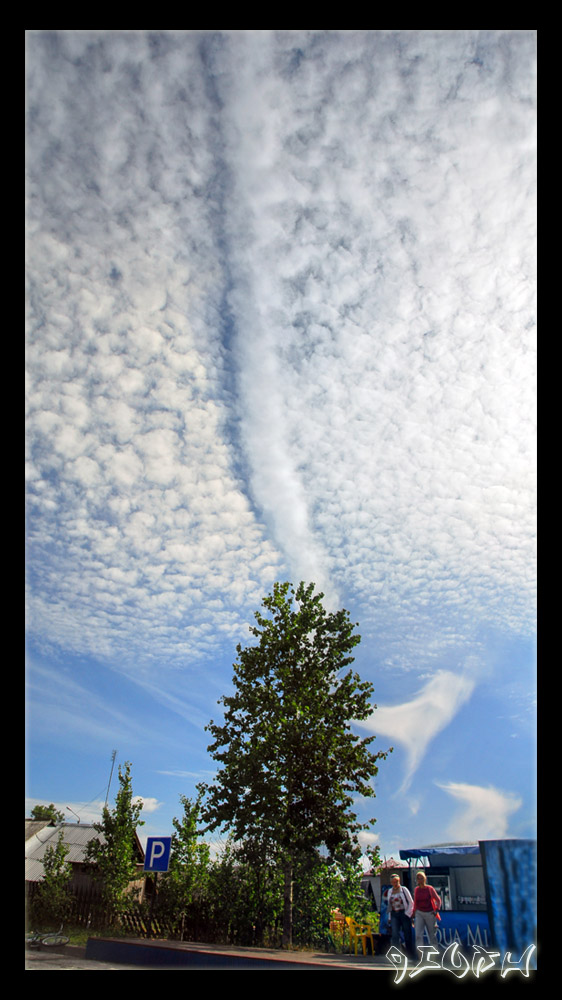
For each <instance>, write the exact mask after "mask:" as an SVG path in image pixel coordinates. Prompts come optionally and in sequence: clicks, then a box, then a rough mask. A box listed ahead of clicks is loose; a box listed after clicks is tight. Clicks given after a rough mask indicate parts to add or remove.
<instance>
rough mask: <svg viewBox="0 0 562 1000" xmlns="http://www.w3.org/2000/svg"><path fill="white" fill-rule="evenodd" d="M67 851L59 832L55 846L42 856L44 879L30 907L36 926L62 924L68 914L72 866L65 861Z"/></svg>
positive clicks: (68, 849)
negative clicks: (49, 923) (50, 923)
mask: <svg viewBox="0 0 562 1000" xmlns="http://www.w3.org/2000/svg"><path fill="white" fill-rule="evenodd" d="M69 851H70V848H69V847H68V845H67V844H65V843H64V838H63V833H62V830H60V831H59V836H58V839H57V842H56V844H55V845H54V847H53V846H49V847H47V849H46V851H45V854H44V856H43V862H42V863H43V872H44V877H43V880H42V881H41V883H40V885H39V891H38V893H37V896H36V898H35V899H34V900H33V905H32V919H33V921H34V922H35V923H36V924H37V925H38V926H39V925H42V924H45V923H48V922H52V923H63V922H64V920H65V919H66V917H67V916H68V913H69V912H70V908H71V895H70V883H71V881H72V865H71V864H70V862H68V861H67V860H66V858H67V855H68V853H69Z"/></svg>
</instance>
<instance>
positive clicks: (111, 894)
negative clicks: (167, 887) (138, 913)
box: [86, 761, 144, 913]
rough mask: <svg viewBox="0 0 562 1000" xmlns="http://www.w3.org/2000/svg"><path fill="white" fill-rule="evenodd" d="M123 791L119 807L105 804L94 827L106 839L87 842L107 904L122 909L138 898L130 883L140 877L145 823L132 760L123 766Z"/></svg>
mask: <svg viewBox="0 0 562 1000" xmlns="http://www.w3.org/2000/svg"><path fill="white" fill-rule="evenodd" d="M119 785H120V788H119V791H118V792H117V795H116V798H115V808H114V809H108V807H107V806H105V807H104V810H103V813H102V821H101V823H94V829H95V830H97V832H98V833H101V834H102V839H101V840H99V839H97V838H94V839H93V840H90V841H88V844H87V846H86V858H87V860H88V861H89V862H91V863H92V864H93V865H94V866H95V867H94V869H93V873H92V874H93V877H94V878H95V879H96V880H98V881H99V882H100V884H101V890H102V896H103V899H104V901H105V902H106V904H107V905H108V906H109V907H110V908H111V909H112V910H113V911H114V912H115V913H119V912H122V911H123V910H124V909H126V908H127V907H128V905H129V904H130V903H131V902H132V901H133V900H134V898H135V897H134V894H133V893H132V892H131V891H130V889H129V887H130V883H131V882H132V881H134V880H135V879H138V878H139V871H138V860H139V859H138V856H137V852H136V837H135V833H136V829H137V827H138V826H143V825H144V824H143V821H142V820H141V819H140V814H141V811H142V802H134V801H133V790H132V779H131V764H130V762H129V761H126V762H125V764H124V765H123V767H121V766H119Z"/></svg>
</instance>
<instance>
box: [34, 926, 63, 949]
mask: <svg viewBox="0 0 562 1000" xmlns="http://www.w3.org/2000/svg"><path fill="white" fill-rule="evenodd" d="M62 928H63V924H61V925H60V927H59V929H58V931H47V933H44V932H40V933H39V932H37V931H30V932H29V934H26V935H25V943H26V945H27V947H28V948H41V947H43V948H54V947H57V946H58V947H59V948H60V947H61V946H62V945H65V944H68V943H69V942H70V938H69V937H67V935H66V934H63V933H62Z"/></svg>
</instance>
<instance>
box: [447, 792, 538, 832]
mask: <svg viewBox="0 0 562 1000" xmlns="http://www.w3.org/2000/svg"><path fill="white" fill-rule="evenodd" d="M437 784H438V785H439V788H442V789H443V791H445V792H447V793H448V795H450V796H451V797H452V798H453V799H455V800H456V801H457V802H460V803H462V805H463V807H464V808H461V809H460V810H459V811H458V813H457V815H456V816H455V817H454V818H453V820H452V821H451V823H450V825H449V827H448V830H447V832H448V833H449V834H450V836H451V838H452V840H454V841H457V842H458V841H462V840H466V841H468V842H471V841H473V840H478V839H480V840H484V839H493V840H495V839H501V838H503V837H506V836H507V835H508V829H509V818H510V816H511V815H512V813H514V812H517V810H518V809H520V808H521V805H522V802H523V800H522V799H521V798H520V796H518V795H516V794H514V793H512V792H505V791H501V790H500V789H498V788H494V787H493V786H488V787H487V788H483V787H481V786H478V785H468V784H464V783H462V782H454V781H449V782H446V783H443V784H441V783H440V782H437Z"/></svg>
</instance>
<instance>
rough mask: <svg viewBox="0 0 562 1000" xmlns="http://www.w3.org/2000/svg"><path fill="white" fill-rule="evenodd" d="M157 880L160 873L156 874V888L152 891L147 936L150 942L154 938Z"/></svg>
mask: <svg viewBox="0 0 562 1000" xmlns="http://www.w3.org/2000/svg"><path fill="white" fill-rule="evenodd" d="M157 880H158V872H154V886H153V889H152V897H151V900H150V912H149V914H148V932H147V936H148V939H149V940H150V938H151V937H152V915H153V913H154V901H155V899H156V882H157Z"/></svg>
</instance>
